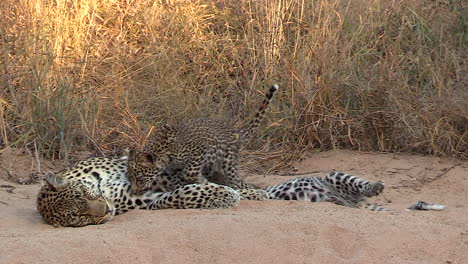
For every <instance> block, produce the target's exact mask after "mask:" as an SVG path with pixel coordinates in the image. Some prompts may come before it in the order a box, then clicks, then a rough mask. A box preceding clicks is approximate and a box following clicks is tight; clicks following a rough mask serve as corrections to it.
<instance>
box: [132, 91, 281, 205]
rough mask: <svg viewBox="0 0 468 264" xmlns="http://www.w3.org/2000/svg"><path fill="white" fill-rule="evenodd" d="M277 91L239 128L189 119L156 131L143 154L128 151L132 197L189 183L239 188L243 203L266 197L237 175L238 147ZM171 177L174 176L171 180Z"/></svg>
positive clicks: (215, 122)
mask: <svg viewBox="0 0 468 264" xmlns="http://www.w3.org/2000/svg"><path fill="white" fill-rule="evenodd" d="M277 90H278V86H277V85H273V86H272V87H271V88H270V89H269V91H268V92H267V94H266V95H265V98H264V100H263V102H262V104H261V105H260V107H259V108H258V110H257V112H256V114H255V117H254V118H253V119H252V120H251V121H250V122H248V123H247V124H246V125H245V126H243V127H241V128H232V127H231V126H230V125H228V124H227V123H226V122H224V121H221V120H213V119H206V118H202V119H193V120H188V121H185V122H182V123H179V124H178V125H176V126H172V127H171V126H165V127H164V128H163V129H161V130H159V131H157V132H155V134H154V136H153V137H152V139H151V141H150V142H149V143H148V144H147V145H146V146H145V148H144V150H143V151H142V152H138V153H137V152H133V151H132V152H131V153H130V155H129V156H130V159H129V179H130V181H131V183H132V191H133V192H134V193H142V192H145V191H148V190H153V191H159V190H168V189H169V190H171V189H173V188H176V187H179V186H181V185H185V184H190V183H205V182H213V183H217V184H221V185H225V186H229V187H232V188H234V189H236V190H239V191H240V193H241V194H242V196H241V197H242V199H251V200H258V199H266V198H267V195H266V193H265V192H264V191H263V190H257V191H252V190H251V189H256V188H255V186H252V185H249V184H247V183H245V182H244V181H243V180H242V179H241V178H240V177H239V172H238V160H239V151H240V148H241V146H242V145H243V144H245V142H247V141H248V140H249V139H250V137H251V136H252V134H253V132H254V131H255V129H256V128H257V127H258V126H259V124H260V123H261V121H262V120H263V119H264V118H265V111H266V109H267V107H268V105H269V104H270V102H271V100H272V98H273V95H274V94H275V92H276V91H277ZM174 175H176V176H174Z"/></svg>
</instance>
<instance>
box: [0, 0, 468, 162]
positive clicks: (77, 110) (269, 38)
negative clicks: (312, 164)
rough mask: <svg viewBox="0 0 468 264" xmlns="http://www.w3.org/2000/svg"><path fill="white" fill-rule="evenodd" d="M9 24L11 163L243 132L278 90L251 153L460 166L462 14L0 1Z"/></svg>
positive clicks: (354, 7)
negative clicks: (417, 156)
mask: <svg viewBox="0 0 468 264" xmlns="http://www.w3.org/2000/svg"><path fill="white" fill-rule="evenodd" d="M0 17H1V24H0V67H1V69H0V74H1V79H0V85H1V90H0V145H1V147H2V148H4V147H7V146H17V147H18V146H28V147H29V148H31V149H33V150H35V151H36V153H39V154H41V155H44V156H46V157H48V158H60V159H67V158H68V157H69V155H70V153H71V152H72V151H75V150H81V149H88V150H93V151H95V152H98V153H99V152H112V151H118V150H120V149H122V147H123V146H128V145H138V144H141V143H142V142H143V141H144V140H145V138H146V136H147V135H148V133H149V131H151V129H157V128H158V126H159V125H161V124H162V123H163V122H167V121H169V122H171V121H175V120H181V119H185V118H191V117H200V116H208V117H216V118H227V119H230V120H233V121H235V122H236V123H239V122H242V121H245V120H247V119H248V118H250V117H251V116H252V114H253V112H254V111H255V109H256V107H257V105H258V104H259V102H260V100H261V99H262V97H263V93H264V91H266V89H267V88H268V86H269V85H270V84H272V83H278V84H279V85H280V92H279V93H278V95H277V97H276V98H275V101H274V103H273V104H272V105H271V109H270V111H269V121H268V122H265V123H264V125H263V127H262V128H261V130H260V131H259V132H258V133H257V136H256V139H255V140H253V141H252V142H251V144H250V146H249V149H250V151H253V152H274V153H276V154H277V155H278V156H281V157H283V158H284V160H288V159H291V158H297V157H299V156H300V155H301V154H303V153H305V152H306V151H310V150H313V149H330V148H349V149H359V150H372V151H403V152H417V153H423V154H438V155H449V156H456V157H460V158H467V152H468V133H467V124H468V91H467V90H468V77H467V76H468V65H467V64H468V55H467V50H468V45H467V40H468V36H467V34H468V32H467V31H468V25H467V23H468V22H467V17H468V14H467V2H466V1H464V0H447V1H443V0H379V1H377V0H375V1H372V0H205V1H201V0H200V1H195V0H172V1H171V0H166V1H149V0H146V1H145V0H68V1H67V0H55V1H50V0H29V1H17V0H2V1H1V3H0ZM282 154H287V155H282Z"/></svg>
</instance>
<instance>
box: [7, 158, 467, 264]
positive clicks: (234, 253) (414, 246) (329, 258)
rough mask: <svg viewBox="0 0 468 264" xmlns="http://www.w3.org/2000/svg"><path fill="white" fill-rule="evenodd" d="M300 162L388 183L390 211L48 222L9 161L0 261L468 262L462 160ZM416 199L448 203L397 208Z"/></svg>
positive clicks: (269, 208) (259, 209) (241, 210)
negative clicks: (67, 224)
mask: <svg viewBox="0 0 468 264" xmlns="http://www.w3.org/2000/svg"><path fill="white" fill-rule="evenodd" d="M4 155H5V154H4V153H3V154H2V155H0V164H3V165H2V166H4V164H5V160H6V157H5V156H4ZM18 164H19V165H21V164H20V163H18ZM19 165H18V166H19ZM28 166H29V165H28ZM296 167H297V168H298V171H299V173H303V172H314V173H315V174H319V175H320V174H323V173H325V172H327V171H329V170H331V169H336V170H340V171H345V172H347V173H353V174H356V175H359V176H361V177H363V178H365V179H369V180H377V179H379V180H384V181H385V183H386V190H385V191H384V193H383V194H382V195H381V196H379V197H378V198H377V199H375V200H374V201H376V202H378V203H380V204H383V205H384V206H387V207H390V208H394V209H396V210H395V211H392V212H370V211H366V210H358V209H352V208H346V207H341V206H337V205H334V204H328V203H305V202H298V201H262V202H255V201H242V202H241V204H240V206H239V207H238V208H234V209H228V210H159V211H144V210H139V211H133V212H129V213H126V214H124V215H121V216H117V217H115V218H114V219H113V220H112V221H110V222H108V223H106V224H104V225H98V226H87V227H83V228H54V227H52V226H49V225H46V224H45V223H44V222H43V220H42V218H41V217H40V215H39V214H38V213H37V211H36V209H35V199H36V193H37V191H38V189H39V188H40V184H33V185H20V184H18V183H15V182H14V181H12V180H11V177H12V176H11V175H13V174H14V175H17V176H19V177H23V176H21V175H19V174H20V171H19V170H18V169H17V168H16V169H15V168H14V166H12V167H10V168H9V171H8V173H6V172H5V170H4V169H3V170H2V172H0V186H1V187H0V262H1V263H41V262H50V261H52V262H61V263H129V262H131V261H133V262H135V261H138V262H140V263H344V262H346V263H465V261H466V259H467V257H468V205H467V204H468V195H467V193H468V163H467V162H459V161H455V160H448V159H439V158H434V157H422V156H412V155H395V154H376V153H361V152H349V151H331V152H326V153H320V154H314V155H313V156H310V157H309V158H307V159H306V160H304V161H302V162H300V163H298V164H296ZM24 171H25V173H30V168H24ZM8 175H9V176H8ZM7 176H8V177H7ZM297 176H301V175H296V176H263V175H261V176H260V175H254V176H248V177H247V181H249V182H252V183H255V184H257V185H262V186H266V185H270V184H274V183H278V182H281V181H285V180H287V179H289V178H293V177H297ZM416 200H425V201H428V202H434V203H441V204H445V205H447V206H448V207H449V210H447V211H442V212H421V211H406V210H402V208H405V207H406V206H408V205H409V204H411V203H412V202H414V201H416Z"/></svg>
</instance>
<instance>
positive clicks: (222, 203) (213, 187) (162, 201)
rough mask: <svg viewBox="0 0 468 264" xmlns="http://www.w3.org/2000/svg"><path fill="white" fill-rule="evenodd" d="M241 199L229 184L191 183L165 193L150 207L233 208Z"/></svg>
mask: <svg viewBox="0 0 468 264" xmlns="http://www.w3.org/2000/svg"><path fill="white" fill-rule="evenodd" d="M239 200H240V195H239V193H238V192H237V191H235V190H234V189H232V188H229V187H227V186H222V185H218V184H214V183H206V184H189V185H185V186H184V187H182V188H178V189H176V190H174V191H172V192H168V193H163V194H162V195H161V196H160V197H159V198H158V199H157V200H155V201H154V202H153V203H152V204H151V205H150V207H149V208H148V209H163V208H178V209H189V208H206V209H215V208H231V207H236V206H237V205H238V204H239Z"/></svg>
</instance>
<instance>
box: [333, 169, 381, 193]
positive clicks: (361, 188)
mask: <svg viewBox="0 0 468 264" xmlns="http://www.w3.org/2000/svg"><path fill="white" fill-rule="evenodd" d="M324 180H325V182H326V183H328V184H330V185H331V186H332V187H334V188H335V189H336V190H337V191H338V192H339V193H343V194H346V195H352V196H360V195H363V196H365V197H372V196H377V195H379V194H380V193H382V191H383V190H384V187H385V186H384V183H383V182H382V181H377V182H369V181H366V180H364V179H361V178H359V177H356V176H353V175H350V174H346V173H343V172H336V171H333V172H330V173H329V174H328V175H327V176H325V178H324Z"/></svg>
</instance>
